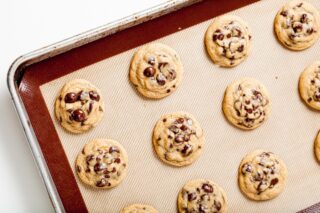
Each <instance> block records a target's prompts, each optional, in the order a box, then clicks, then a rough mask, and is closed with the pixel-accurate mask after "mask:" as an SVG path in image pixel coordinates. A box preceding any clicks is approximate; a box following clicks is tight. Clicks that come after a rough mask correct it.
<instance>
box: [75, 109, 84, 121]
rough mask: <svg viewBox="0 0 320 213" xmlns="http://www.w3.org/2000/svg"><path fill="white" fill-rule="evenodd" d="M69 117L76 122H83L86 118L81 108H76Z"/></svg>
mask: <svg viewBox="0 0 320 213" xmlns="http://www.w3.org/2000/svg"><path fill="white" fill-rule="evenodd" d="M71 117H72V119H73V120H75V121H77V122H83V121H85V120H86V115H85V113H84V112H83V110H82V109H76V110H74V111H73V112H72V113H71Z"/></svg>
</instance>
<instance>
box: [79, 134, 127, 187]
mask: <svg viewBox="0 0 320 213" xmlns="http://www.w3.org/2000/svg"><path fill="white" fill-rule="evenodd" d="M127 168H128V156H127V152H126V151H125V149H124V148H123V146H122V145H121V144H120V143H118V142H117V141H114V140H111V139H95V140H93V141H91V142H89V143H87V144H86V145H85V146H84V148H83V150H82V151H81V152H80V153H79V154H78V157H77V160H76V172H77V174H78V176H79V177H80V179H81V180H82V182H83V183H85V184H87V185H89V186H92V187H94V188H100V189H110V188H113V187H115V186H117V185H118V184H120V183H121V181H122V180H123V178H124V177H125V176H126V174H127Z"/></svg>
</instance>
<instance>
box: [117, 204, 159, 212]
mask: <svg viewBox="0 0 320 213" xmlns="http://www.w3.org/2000/svg"><path fill="white" fill-rule="evenodd" d="M120 213H158V211H157V210H156V209H155V208H153V207H152V206H149V205H146V204H132V205H130V206H127V207H125V208H123V209H121V211H120Z"/></svg>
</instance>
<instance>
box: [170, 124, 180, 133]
mask: <svg viewBox="0 0 320 213" xmlns="http://www.w3.org/2000/svg"><path fill="white" fill-rule="evenodd" d="M169 130H170V131H171V132H173V133H178V132H179V128H178V127H177V126H175V125H172V126H170V127H169Z"/></svg>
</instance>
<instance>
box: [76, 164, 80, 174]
mask: <svg viewBox="0 0 320 213" xmlns="http://www.w3.org/2000/svg"><path fill="white" fill-rule="evenodd" d="M77 172H78V173H80V172H81V167H80V166H78V165H77Z"/></svg>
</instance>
